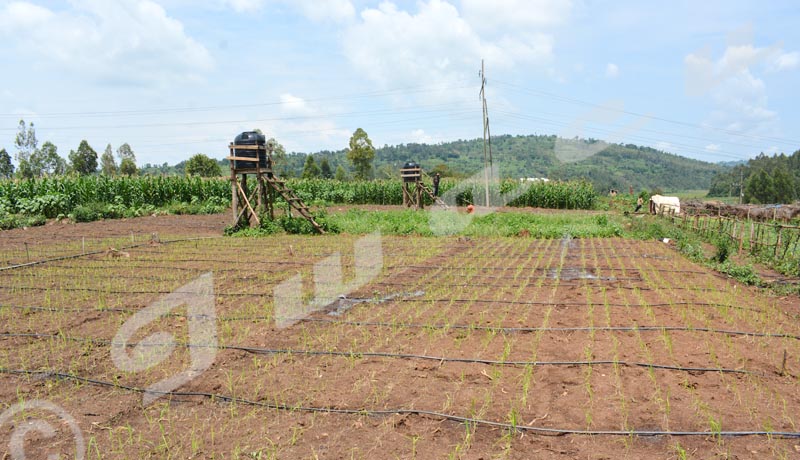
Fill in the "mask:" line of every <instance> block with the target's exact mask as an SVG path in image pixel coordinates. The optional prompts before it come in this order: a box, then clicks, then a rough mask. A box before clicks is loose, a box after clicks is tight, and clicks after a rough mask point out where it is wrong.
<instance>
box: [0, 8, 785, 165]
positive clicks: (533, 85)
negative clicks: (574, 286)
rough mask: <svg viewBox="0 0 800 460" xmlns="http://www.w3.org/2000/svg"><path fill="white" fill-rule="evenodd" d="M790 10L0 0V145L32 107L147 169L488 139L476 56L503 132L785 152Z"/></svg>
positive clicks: (694, 150) (714, 154) (698, 154)
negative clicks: (270, 142)
mask: <svg viewBox="0 0 800 460" xmlns="http://www.w3.org/2000/svg"><path fill="white" fill-rule="evenodd" d="M797 24H800V3H798V2H796V1H792V0H790V1H780V0H770V1H767V2H764V1H759V2H756V1H733V0H731V1H727V0H726V1H716V0H708V1H704V2H696V1H681V0H675V1H671V2H660V1H642V0H619V1H613V2H612V1H594V0H493V1H488V0H419V1H366V0H208V1H189V0H69V1H6V0H0V58H1V59H2V63H3V65H2V69H1V70H0V148H6V149H7V150H8V152H9V153H10V154H12V156H13V154H14V153H15V152H16V149H15V148H14V138H15V135H16V133H17V129H18V124H19V120H20V119H24V120H25V121H26V122H33V123H34V126H35V129H36V134H37V138H38V139H39V142H40V144H41V143H42V142H44V141H51V142H53V143H54V144H55V145H56V146H57V147H58V153H59V154H60V155H61V156H62V157H65V158H66V157H67V155H68V153H69V151H70V150H75V149H77V147H78V145H79V143H80V141H81V140H83V139H85V140H87V141H88V142H89V144H90V145H91V146H92V147H93V148H94V149H95V150H96V151H97V152H98V154H100V153H102V152H103V150H104V149H105V148H106V145H108V144H110V145H111V146H112V148H113V149H114V150H116V148H117V147H119V145H121V144H122V143H125V142H127V143H129V144H130V145H131V147H132V148H133V150H134V152H135V154H136V157H137V162H138V163H139V164H140V165H143V164H145V163H151V164H162V163H165V162H166V163H169V164H174V163H177V162H179V161H182V160H185V159H187V158H188V157H190V156H191V155H193V154H195V153H204V154H206V155H209V156H211V157H214V158H223V157H225V156H227V154H228V150H227V146H228V144H229V143H230V142H231V141H232V140H233V138H234V137H235V136H236V134H238V133H240V132H242V131H249V130H252V129H255V128H258V129H261V130H262V131H263V132H264V133H265V134H266V135H267V136H268V137H274V138H275V139H276V140H277V141H278V142H280V143H281V144H283V145H284V146H285V148H286V150H287V151H289V152H316V151H320V150H340V149H343V148H345V147H347V144H348V140H349V138H350V136H351V135H352V133H353V132H354V131H355V130H356V129H357V128H363V129H364V130H365V131H366V132H367V133H368V135H369V137H370V138H371V139H372V142H373V144H374V145H375V146H376V147H381V146H384V145H397V144H406V143H412V142H417V143H441V142H447V141H452V140H458V139H475V138H480V137H481V136H482V135H483V115H482V104H481V100H480V97H479V93H480V87H481V81H482V80H481V74H480V70H481V64H482V62H483V63H484V66H485V71H484V74H483V75H484V76H485V79H486V93H485V94H486V97H487V107H488V114H489V125H490V130H491V134H492V135H502V134H512V135H527V134H555V135H558V136H560V137H561V138H564V139H571V138H574V137H575V136H579V137H582V138H595V139H602V140H605V141H608V142H621V143H633V144H638V145H646V146H651V147H654V148H657V149H660V150H664V151H666V152H669V153H674V154H678V155H681V156H685V157H689V158H696V159H700V160H704V161H711V162H721V161H737V160H746V159H748V158H752V157H754V156H755V155H757V154H759V153H760V152H765V153H767V154H772V153H781V152H784V153H787V154H791V153H793V152H794V151H796V150H798V149H800V132H798V130H797V128H798V127H800V112H799V111H798V109H797V108H798V107H800V91H798V83H800V28H798V27H797ZM567 150H569V149H565V151H567ZM556 153H557V154H558V153H559V146H558V144H557V145H556ZM573 153H574V152H573ZM591 153H596V152H589V154H591Z"/></svg>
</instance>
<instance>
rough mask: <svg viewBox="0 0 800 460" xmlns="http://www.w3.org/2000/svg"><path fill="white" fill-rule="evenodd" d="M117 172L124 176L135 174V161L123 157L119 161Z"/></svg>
mask: <svg viewBox="0 0 800 460" xmlns="http://www.w3.org/2000/svg"><path fill="white" fill-rule="evenodd" d="M119 172H120V174H122V175H125V176H135V175H136V173H137V172H138V170H137V169H136V163H135V162H134V161H133V160H132V159H130V158H123V159H122V161H121V162H120V163H119Z"/></svg>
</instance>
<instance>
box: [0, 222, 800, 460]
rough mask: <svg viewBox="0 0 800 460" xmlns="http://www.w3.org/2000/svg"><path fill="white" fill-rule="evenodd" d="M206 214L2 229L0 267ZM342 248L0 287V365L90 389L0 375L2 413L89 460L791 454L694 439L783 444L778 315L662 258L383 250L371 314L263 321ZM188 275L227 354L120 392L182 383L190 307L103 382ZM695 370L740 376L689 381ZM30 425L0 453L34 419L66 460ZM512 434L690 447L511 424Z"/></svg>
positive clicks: (499, 249)
mask: <svg viewBox="0 0 800 460" xmlns="http://www.w3.org/2000/svg"><path fill="white" fill-rule="evenodd" d="M227 218H228V215H227V214H225V215H221V216H205V217H188V216H187V217H172V216H162V217H148V218H141V219H130V220H126V221H106V222H98V223H93V224H79V225H72V224H68V225H62V224H52V225H49V226H47V227H43V228H32V229H27V230H15V231H12V232H4V233H3V235H2V236H3V238H0V254H3V258H2V259H3V260H6V259H9V260H15V259H18V258H24V253H22V255H20V249H19V248H20V245H23V246H24V244H23V243H28V247H29V253H30V250H31V248H38V250H39V252H37V253H36V254H44V255H47V254H67V253H68V251H70V250H72V251H74V250H75V249H76V247H79V245H80V244H82V243H83V242H84V240H86V239H90V240H91V241H93V242H95V241H96V242H97V245H98V247H101V246H100V244H101V242H109V241H110V242H112V243H120V244H118V245H117V246H115V247H118V248H122V247H124V246H125V244H124V243H126V242H127V243H130V241H131V237H130V233H131V232H133V233H134V238H133V240H134V241H135V242H141V241H144V242H146V241H147V240H148V238H150V234H151V233H153V232H158V233H159V236H162V235H169V236H170V238H171V239H179V238H187V237H197V236H215V235H219V234H220V232H221V230H222V228H223V227H224V225H225V224H226V222H227ZM6 237H8V238H6ZM160 239H161V240H162V241H165V240H167V239H168V238H166V237H161V238H160ZM357 241H358V237H357V236H352V235H340V236H333V235H326V236H313V237H312V236H309V237H306V236H274V237H269V238H260V239H250V238H246V239H245V238H233V239H229V238H222V237H219V238H210V239H203V240H192V241H182V242H175V243H161V244H145V245H142V246H138V247H134V248H130V249H126V250H125V251H126V252H128V253H129V255H130V257H109V256H107V255H106V254H103V253H100V254H95V255H91V256H83V257H78V258H73V259H64V260H56V261H50V262H47V263H43V264H40V265H36V266H33V267H27V268H17V269H13V270H6V271H0V333H1V334H3V335H2V336H0V367H2V368H3V369H17V370H23V369H24V370H49V371H56V372H60V373H64V374H69V375H73V376H78V377H82V378H89V379H94V380H96V382H94V383H87V382H79V381H75V380H70V379H63V378H62V379H57V378H55V377H53V376H52V375H50V376H47V375H38V374H37V375H32V376H31V375H18V374H9V373H0V401H1V402H2V403H3V406H2V407H0V413H1V412H2V410H3V409H5V408H7V407H9V406H11V405H13V404H15V403H17V402H19V401H21V400H24V401H30V400H37V399H38V400H46V401H50V402H52V403H54V404H57V405H58V406H60V407H62V408H64V410H66V411H67V412H68V413H69V414H71V415H72V417H74V418H75V420H76V421H77V423H78V425H79V427H80V429H81V431H82V433H83V436H84V437H85V439H86V440H87V443H89V440H91V442H90V444H91V446H90V455H89V458H95V457H97V456H100V457H102V458H242V459H256V458H336V459H338V458H343V459H344V458H367V459H372V458H404V459H405V458H469V459H472V458H476V459H477V458H485V459H489V458H520V459H527V458H620V457H629V458H676V457H678V456H679V455H680V453H681V452H684V451H685V452H686V453H687V455H688V456H690V457H698V458H714V457H721V458H762V457H781V456H785V457H793V456H795V455H797V449H800V447H797V445H798V444H800V441H798V440H797V439H791V438H789V439H787V438H781V437H777V436H764V435H755V436H744V437H726V436H723V437H717V436H715V435H714V431H715V430H719V429H721V430H722V431H763V430H772V431H786V432H797V431H798V429H797V428H796V427H797V423H798V422H800V420H798V418H797V413H798V410H800V391H798V386H797V382H798V377H797V376H798V375H800V340H798V338H797V337H798V336H800V325H798V321H797V318H798V315H799V314H800V307H799V306H798V305H799V304H800V302H798V299H797V298H775V297H772V296H770V295H769V294H767V293H765V292H763V291H759V290H757V289H754V288H749V287H746V286H741V285H739V284H737V283H735V282H734V281H732V280H730V279H726V278H724V277H721V276H719V275H717V274H715V273H713V272H711V271H709V270H707V269H706V268H704V267H701V266H698V265H696V264H693V263H691V262H689V261H687V260H685V259H684V258H682V257H681V256H680V255H679V254H678V253H676V252H675V251H674V250H673V249H671V248H670V247H669V246H668V245H666V244H663V243H660V242H640V241H630V240H623V239H585V240H577V239H576V240H535V239H531V238H529V237H515V238H496V239H481V238H472V239H464V238H457V237H451V238H414V237H384V238H383V239H382V241H381V251H382V259H380V260H382V266H383V269H382V271H381V273H380V275H379V276H377V277H376V278H375V279H373V280H371V281H370V282H369V283H367V284H366V285H363V286H360V287H358V288H357V289H355V290H353V291H352V292H349V293H346V294H347V296H348V297H350V298H353V299H365V300H370V299H371V301H365V302H360V303H354V304H352V305H350V308H349V309H346V310H344V311H341V312H340V315H339V316H334V315H331V314H329V311H330V310H332V309H333V307H330V308H328V309H327V310H323V311H317V312H315V313H312V314H311V315H310V316H308V317H307V318H306V319H305V320H303V321H301V322H298V323H296V324H294V325H292V326H290V327H287V328H283V329H281V328H277V327H276V325H275V322H274V321H273V313H274V312H275V305H274V301H273V292H274V289H275V287H276V286H278V285H279V284H281V283H283V282H285V281H286V280H289V279H290V278H292V277H293V276H294V275H297V274H300V275H301V277H302V280H303V281H302V286H303V288H302V291H303V292H295V294H297V295H298V296H303V298H304V299H305V300H306V301H307V300H308V299H310V298H311V297H313V295H314V288H315V286H314V283H313V282H312V281H311V279H312V277H313V273H314V272H315V265H316V271H317V272H325V273H329V272H330V270H328V271H326V268H325V267H329V266H331V265H335V259H330V258H328V257H329V256H331V255H333V254H335V253H339V254H340V257H341V261H342V265H343V273H344V277H345V280H349V279H352V277H353V276H354V273H355V272H356V269H355V268H354V256H353V247H354V244H355V243H356V242H357ZM76 245H78V246H76ZM73 253H74V252H73ZM371 256H372V258H377V256H378V254H377V253H374V254H371ZM208 272H211V273H212V274H213V282H214V296H215V308H214V312H215V315H216V317H217V321H216V327H217V334H218V344H219V345H224V346H227V347H229V348H223V349H219V350H216V354H215V356H214V359H213V364H212V365H211V366H210V367H209V368H208V369H206V370H205V371H204V372H202V373H201V374H200V375H199V376H197V377H195V378H193V379H192V380H190V381H189V382H188V383H185V384H184V385H182V386H181V387H179V388H177V389H176V390H175V391H180V392H185V393H187V394H184V395H182V396H172V397H164V398H161V399H159V400H157V401H156V402H155V403H153V404H150V405H143V400H142V394H141V393H137V392H135V391H132V390H131V389H130V388H127V389H126V388H123V386H124V387H136V388H146V387H148V386H150V385H153V384H155V383H157V382H160V381H163V380H164V379H165V378H168V377H172V376H175V375H177V374H178V373H180V372H181V371H184V370H186V369H187V368H188V367H189V363H190V358H191V357H190V350H191V349H187V348H186V347H184V346H181V345H180V344H181V343H186V342H190V343H195V342H197V341H198V338H197V337H191V334H190V333H189V332H188V326H189V324H190V323H191V321H192V320H193V319H192V318H191V317H187V312H188V309H187V308H186V307H183V306H179V307H177V308H175V309H174V310H173V311H172V313H173V314H172V315H169V316H162V317H160V318H159V319H158V320H157V321H151V322H150V323H148V324H146V325H144V327H142V328H141V329H140V330H138V331H137V332H136V333H135V334H134V336H133V337H132V341H133V342H138V341H141V340H143V339H144V338H145V337H147V336H149V335H150V334H152V333H155V332H162V333H163V332H167V333H169V334H170V335H173V336H175V338H176V340H177V341H178V346H176V348H175V351H174V352H173V353H171V354H163V357H165V358H166V359H165V360H164V361H163V362H160V363H158V364H156V365H155V366H153V367H151V368H149V369H146V370H141V371H138V372H133V371H131V372H126V371H124V370H121V369H120V368H119V367H118V366H117V365H116V364H115V363H114V361H113V360H112V357H111V352H110V349H111V346H110V345H109V343H108V341H112V340H115V337H116V336H117V333H118V331H119V330H120V327H121V326H122V325H123V324H125V323H126V321H130V320H131V318H132V317H133V315H134V313H135V312H137V311H141V310H143V309H145V308H147V307H148V306H150V305H153V304H154V302H155V301H157V300H158V299H165V298H166V296H168V295H169V293H171V292H174V291H175V290H176V289H178V288H179V287H181V286H184V285H185V284H187V283H189V282H190V281H192V280H194V279H196V278H197V277H198V276H200V275H202V274H204V273H208ZM338 293H339V292H338V291H337V292H336V294H338ZM379 299H384V300H383V301H378V300H379ZM337 305H339V306H341V305H342V303H341V302H339V304H337ZM498 328H503V329H498ZM532 328H542V329H532ZM581 328H582V329H581ZM592 328H594V329H592ZM614 328H626V329H614ZM674 328H683V329H674ZM725 331H727V332H725ZM731 331H740V332H749V333H752V334H750V335H742V334H735V333H733V332H731ZM764 333H771V334H783V336H780V337H778V336H763V334H764ZM25 334H44V335H59V337H56V338H48V337H44V336H37V337H32V336H30V335H25ZM758 334H761V335H758ZM787 335H788V336H787ZM87 339H93V341H87ZM161 340H163V338H162V339H161ZM230 347H236V348H230ZM288 350H292V352H288ZM308 352H314V353H313V354H309V353H308ZM378 354H381V355H378ZM784 356H786V359H785V362H784ZM474 360H491V361H493V363H486V362H474ZM528 362H537V363H538V364H535V365H533V364H526V363H528ZM586 362H592V363H595V364H587V363H586ZM615 363H616V364H615ZM638 364H645V365H644V366H642V365H638ZM646 364H659V365H665V366H675V367H688V368H696V369H694V370H687V369H663V368H653V367H648V366H647V365H646ZM716 368H724V369H728V370H731V371H739V372H738V373H736V372H719V371H713V370H708V369H716ZM702 369H705V370H702ZM743 371H746V372H749V373H742V372H743ZM98 382H106V383H109V384H111V385H110V386H103V385H101V384H98ZM115 385H118V386H115ZM211 394H213V395H216V396H215V397H213V398H211V397H208V396H207V395H211ZM220 396H223V398H221V397H220ZM224 397H230V398H235V399H234V400H233V401H231V400H230V399H225V398H224ZM313 408H316V409H323V408H324V409H326V411H322V412H315V411H313V410H312V409H313ZM337 410H355V411H363V412H362V413H337V412H336V411H337ZM412 410H416V411H422V412H424V413H420V412H417V413H409V411H412ZM379 411H385V412H379ZM398 412H399V413H398ZM433 412H435V413H440V414H447V415H449V416H452V417H468V418H473V419H479V420H482V421H487V422H494V423H502V424H509V423H510V424H513V425H515V426H517V427H519V428H520V429H521V430H520V431H518V432H514V431H513V430H510V429H508V427H505V428H503V427H498V426H493V425H491V424H487V423H482V422H479V423H470V424H464V423H462V422H459V421H457V420H453V419H448V418H446V417H442V416H441V415H436V414H434V413H433ZM47 415H48V414H46V413H44V412H43V411H41V410H40V411H36V410H34V411H30V412H28V413H27V414H26V415H25V416H21V415H20V416H17V417H16V418H15V419H14V421H13V422H7V423H5V424H3V425H2V426H0V452H5V451H6V450H8V449H10V448H7V446H10V441H11V434H12V432H13V431H14V430H17V429H18V428H20V427H24V426H26V425H25V424H26V423H28V424H29V423H30V422H31V421H32V420H35V419H45V420H49V421H51V422H52V425H53V426H54V427H55V429H56V430H55V434H54V437H53V438H52V439H50V438H47V437H46V436H45V435H44V434H43V433H41V432H35V431H31V432H28V434H27V436H26V437H25V447H26V453H27V454H28V458H44V457H45V454H46V453H54V452H60V453H62V455H63V456H62V458H70V457H68V456H67V454H68V452H69V450H70V449H73V452H74V441H73V440H72V438H71V436H70V431H69V430H68V428H67V426H66V425H65V424H64V423H59V422H58V421H57V420H55V419H54V418H53V417H52V414H50V415H51V417H49V418H48V416H47ZM1 417H2V416H0V419H1ZM532 428H542V429H552V430H576V431H581V430H614V431H622V432H624V431H672V432H676V431H697V432H704V433H706V434H704V435H699V436H677V435H672V436H625V435H609V434H595V435H589V434H579V433H576V434H563V435H558V433H554V432H542V431H528V430H522V429H532ZM17 433H18V432H17ZM0 458H2V456H0Z"/></svg>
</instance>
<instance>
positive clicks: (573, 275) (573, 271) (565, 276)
mask: <svg viewBox="0 0 800 460" xmlns="http://www.w3.org/2000/svg"><path fill="white" fill-rule="evenodd" d="M547 277H548V278H550V279H556V280H557V279H560V280H564V281H570V280H601V281H616V280H617V278H616V277H614V276H597V275H595V274H594V273H592V272H590V271H586V270H584V269H583V268H575V267H563V268H561V270H560V273H559V270H556V269H551V270H548V272H547Z"/></svg>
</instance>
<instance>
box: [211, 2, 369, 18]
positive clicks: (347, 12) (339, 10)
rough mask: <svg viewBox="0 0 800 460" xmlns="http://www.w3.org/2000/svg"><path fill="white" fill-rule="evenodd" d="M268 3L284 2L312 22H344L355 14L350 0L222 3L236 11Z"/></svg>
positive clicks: (239, 11) (249, 9)
mask: <svg viewBox="0 0 800 460" xmlns="http://www.w3.org/2000/svg"><path fill="white" fill-rule="evenodd" d="M268 3H273V4H276V3H282V4H286V5H288V6H290V7H291V8H293V9H295V10H297V11H299V12H300V13H302V14H303V15H304V16H305V17H306V18H308V19H310V20H311V21H314V22H325V21H332V22H344V21H348V20H350V19H353V17H355V14H356V9H355V7H354V6H353V4H352V3H351V2H350V0H272V1H271V2H270V1H269V0H224V4H225V5H227V6H229V7H231V8H233V9H234V11H236V12H237V13H252V12H255V11H260V10H261V9H262V8H264V6H265V5H267V4H268Z"/></svg>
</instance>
